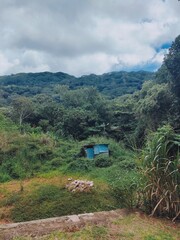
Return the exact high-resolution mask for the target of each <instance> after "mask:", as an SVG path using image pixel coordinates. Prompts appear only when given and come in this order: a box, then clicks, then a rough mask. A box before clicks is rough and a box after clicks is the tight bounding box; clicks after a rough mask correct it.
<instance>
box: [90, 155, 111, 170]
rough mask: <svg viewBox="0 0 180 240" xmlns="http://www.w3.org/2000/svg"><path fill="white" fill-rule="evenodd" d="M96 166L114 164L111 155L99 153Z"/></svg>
mask: <svg viewBox="0 0 180 240" xmlns="http://www.w3.org/2000/svg"><path fill="white" fill-rule="evenodd" d="M94 163H95V166H96V167H100V168H102V167H109V166H111V165H112V160H111V159H110V158H109V156H106V155H103V154H102V155H99V156H97V157H96V158H95V162H94Z"/></svg>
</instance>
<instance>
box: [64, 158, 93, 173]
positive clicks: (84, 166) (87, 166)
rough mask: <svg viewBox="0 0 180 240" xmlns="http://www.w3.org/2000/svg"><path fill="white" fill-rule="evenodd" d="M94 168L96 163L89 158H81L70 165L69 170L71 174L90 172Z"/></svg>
mask: <svg viewBox="0 0 180 240" xmlns="http://www.w3.org/2000/svg"><path fill="white" fill-rule="evenodd" d="M93 166H94V161H93V160H89V159H87V158H79V159H77V160H74V161H73V162H71V163H69V164H68V167H67V170H68V171H71V172H79V171H82V172H88V171H91V169H92V167H93Z"/></svg>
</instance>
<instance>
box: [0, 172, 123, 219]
mask: <svg viewBox="0 0 180 240" xmlns="http://www.w3.org/2000/svg"><path fill="white" fill-rule="evenodd" d="M69 177H71V178H73V179H77V177H78V178H79V179H87V178H85V177H80V176H77V174H75V175H63V174H62V173H59V174H58V173H57V171H54V172H51V173H46V174H42V175H41V176H39V177H36V178H33V179H29V180H25V181H23V182H22V181H11V182H7V183H4V184H1V188H0V189H1V191H0V217H1V221H2V222H3V221H4V222H7V221H14V222H18V221H28V220H33V219H41V218H48V217H55V216H62V215H67V214H76V213H84V212H95V211H102V210H110V209H115V208H118V207H120V204H119V202H118V201H117V200H116V199H115V198H114V197H113V195H112V193H111V190H110V189H109V187H108V185H107V183H105V182H102V181H101V180H99V181H96V180H95V181H94V183H95V187H94V189H93V191H92V192H90V193H71V192H69V191H67V190H66V189H65V186H66V184H67V183H68V178H69ZM88 179H89V178H88ZM4 189H6V190H5V191H4Z"/></svg>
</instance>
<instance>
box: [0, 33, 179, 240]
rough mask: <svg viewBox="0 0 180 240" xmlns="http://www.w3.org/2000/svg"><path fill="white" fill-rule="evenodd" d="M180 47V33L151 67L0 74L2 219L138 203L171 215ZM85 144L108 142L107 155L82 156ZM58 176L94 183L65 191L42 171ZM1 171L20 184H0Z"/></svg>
mask: <svg viewBox="0 0 180 240" xmlns="http://www.w3.org/2000/svg"><path fill="white" fill-rule="evenodd" d="M179 56H180V36H178V37H177V38H176V39H175V42H174V43H173V44H172V47H171V48H170V50H169V53H168V54H167V55H166V56H165V58H164V62H163V64H162V67H161V68H160V69H159V70H158V72H157V73H156V74H150V73H147V72H136V73H135V72H132V73H125V72H119V73H118V72H115V73H109V74H104V75H102V76H96V75H90V76H83V77H81V78H75V77H73V76H69V75H67V74H64V73H54V74H53V73H47V72H46V73H36V74H32V73H30V74H16V75H11V76H4V77H0V86H1V91H0V106H1V108H0V182H1V183H2V184H1V185H0V186H2V189H3V190H1V189H0V194H1V195H2V197H1V195H0V205H1V209H3V210H2V211H4V208H5V209H7V208H8V209H9V210H8V211H9V212H8V214H7V216H8V217H9V219H14V221H22V220H29V219H35V218H44V217H50V216H59V215H64V214H71V213H75V212H85V211H93V210H94V211H96V210H103V209H114V208H116V207H131V208H132V207H140V208H142V209H144V210H145V211H146V212H148V213H151V214H152V215H158V216H167V217H169V218H173V219H174V220H176V219H177V218H178V217H179V215H178V214H179V202H178V201H179V195H180V189H179V183H180V173H179V146H180V135H179V133H180V132H179V131H180V90H179V79H180V74H179V69H180V60H179V59H180V57H179ZM154 75H155V77H154ZM152 78H153V81H152ZM144 80H149V81H146V82H144ZM93 86H95V87H96V88H95V87H93ZM137 89H138V91H135V90H137ZM125 93H126V94H125ZM89 143H107V144H109V149H110V157H109V158H108V157H106V156H104V155H100V156H99V157H96V158H95V159H94V160H89V159H86V158H84V157H82V154H81V147H82V146H83V145H85V144H89ZM65 176H69V177H72V176H73V177H74V178H76V179H77V178H81V179H82V178H83V179H89V180H93V181H95V184H96V185H97V186H99V188H100V189H102V192H101V191H100V192H97V191H96V189H94V190H93V192H91V194H89V193H88V194H87V193H83V194H77V195H76V194H74V195H73V194H72V193H70V192H68V191H67V190H66V189H65V185H66V183H65V182H63V184H59V185H58V184H57V183H56V184H55V183H53V182H52V184H50V179H54V178H55V177H57V178H58V177H59V178H60V177H62V178H64V177H65ZM38 177H39V178H40V179H41V178H42V179H44V178H47V179H48V181H49V183H47V182H46V183H44V182H43V184H42V185H39V186H38V188H36V189H31V188H30V189H29V188H28V190H26V187H25V182H26V181H30V182H31V181H33V179H36V178H38ZM59 178H58V179H59ZM10 180H18V181H19V182H18V184H19V189H18V191H13V190H12V189H9V188H7V189H6V191H7V192H6V191H5V193H4V192H3V191H4V186H6V184H7V182H8V181H10ZM66 180H67V179H66ZM98 184H100V185H98ZM103 184H104V185H105V186H106V187H105V188H104V187H103ZM96 185H95V187H96ZM44 189H45V190H44ZM16 190H17V189H16ZM47 193H48V195H47ZM103 198H104V199H105V200H103ZM75 199H76V201H75ZM106 200H107V202H106ZM72 202H74V206H72V204H71V203H72ZM64 204H65V205H64ZM43 206H44V207H43ZM57 206H59V207H58V209H59V210H58V211H57V210H55V209H56V207H57ZM25 209H26V210H25ZM37 209H38V210H37ZM45 209H46V210H45ZM66 209H68V211H66ZM26 212H27V213H28V214H26ZM31 213H32V214H31ZM0 216H1V218H2V219H3V218H6V214H0ZM149 238H153V236H151V235H150V236H149Z"/></svg>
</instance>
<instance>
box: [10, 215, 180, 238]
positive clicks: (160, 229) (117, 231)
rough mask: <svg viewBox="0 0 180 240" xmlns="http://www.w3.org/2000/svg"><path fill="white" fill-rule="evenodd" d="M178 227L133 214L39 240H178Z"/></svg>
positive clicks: (164, 221)
mask: <svg viewBox="0 0 180 240" xmlns="http://www.w3.org/2000/svg"><path fill="white" fill-rule="evenodd" d="M178 230H179V229H178V226H176V225H173V224H172V223H171V222H169V221H166V220H161V219H156V218H150V217H147V216H145V215H140V214H131V215H129V216H126V217H125V218H123V219H117V220H116V221H111V220H109V222H108V224H106V225H96V226H95V225H88V224H86V226H85V227H84V228H81V229H78V228H74V229H71V230H70V231H68V230H67V231H65V232H62V231H61V232H60V231H58V232H54V233H51V234H49V235H46V236H42V237H38V238H36V239H39V240H66V239H67V240H68V239H69V240H87V239H88V240H111V239H117V240H118V239H119V240H178V239H179V237H180V232H179V231H178ZM13 240H32V238H31V237H29V238H28V237H27V238H23V237H18V238H14V239H13Z"/></svg>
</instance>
